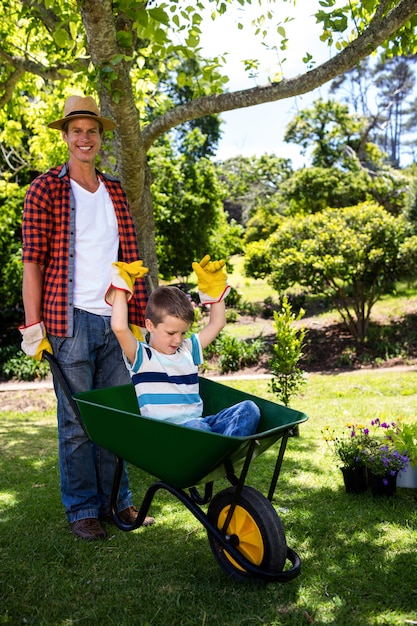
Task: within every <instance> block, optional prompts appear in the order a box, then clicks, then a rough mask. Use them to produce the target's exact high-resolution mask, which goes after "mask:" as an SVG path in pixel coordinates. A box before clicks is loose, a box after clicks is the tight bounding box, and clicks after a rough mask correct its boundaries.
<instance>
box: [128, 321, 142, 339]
mask: <svg viewBox="0 0 417 626" xmlns="http://www.w3.org/2000/svg"><path fill="white" fill-rule="evenodd" d="M129 328H130V330H131V331H132V334H133V335H134V336H135V337H136V339H137V340H138V341H145V340H144V338H143V331H142V329H141V327H140V326H136V325H135V324H129Z"/></svg>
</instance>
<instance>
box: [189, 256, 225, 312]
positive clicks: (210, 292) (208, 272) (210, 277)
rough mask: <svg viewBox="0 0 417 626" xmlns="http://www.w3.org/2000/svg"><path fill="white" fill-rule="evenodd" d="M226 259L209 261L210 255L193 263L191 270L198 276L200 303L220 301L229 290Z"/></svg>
mask: <svg viewBox="0 0 417 626" xmlns="http://www.w3.org/2000/svg"><path fill="white" fill-rule="evenodd" d="M225 265H226V261H224V260H223V259H222V260H220V261H210V255H209V254H206V256H205V257H204V258H203V259H201V261H200V263H195V262H194V263H193V270H194V271H195V273H196V274H197V278H198V295H199V296H200V302H201V304H213V303H215V302H221V300H224V298H226V296H227V294H228V293H229V291H230V287H229V285H228V284H227V274H226V268H225Z"/></svg>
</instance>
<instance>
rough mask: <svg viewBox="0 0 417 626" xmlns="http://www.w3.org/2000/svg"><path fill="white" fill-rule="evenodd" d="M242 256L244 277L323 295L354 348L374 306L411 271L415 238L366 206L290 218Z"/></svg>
mask: <svg viewBox="0 0 417 626" xmlns="http://www.w3.org/2000/svg"><path fill="white" fill-rule="evenodd" d="M406 243H408V245H405V244H406ZM245 252H246V256H245V271H246V273H247V275H249V276H252V277H254V278H263V277H267V276H268V282H270V284H271V285H272V286H273V287H274V288H275V289H276V290H277V291H278V292H281V291H284V290H285V289H288V288H289V287H291V286H293V285H295V284H299V285H301V286H305V287H307V288H309V289H310V290H311V291H312V292H313V293H324V294H325V295H326V296H328V297H329V298H330V299H331V300H332V302H333V304H334V305H335V306H336V308H337V310H338V312H339V313H340V315H341V317H342V319H343V321H344V322H345V324H346V325H347V327H348V329H349V330H350V332H351V333H352V334H353V336H354V337H355V338H356V340H357V341H358V344H362V343H363V342H364V341H365V339H366V336H367V332H368V327H369V318H370V313H371V310H372V307H373V306H374V304H375V303H376V302H377V301H378V300H379V299H380V298H381V296H382V295H383V294H384V293H387V292H388V291H389V290H390V289H392V286H393V284H394V282H395V281H396V280H399V279H400V278H401V277H407V276H412V275H414V276H415V268H416V259H415V254H416V245H415V237H414V236H412V235H410V231H409V226H408V224H407V222H406V220H405V219H404V217H402V216H399V217H394V216H392V215H390V214H388V213H387V212H386V211H385V210H384V209H383V208H381V207H379V206H377V205H375V204H371V203H364V204H361V205H359V206H356V207H346V208H342V209H327V210H324V211H322V212H320V213H316V214H315V215H310V216H305V217H300V216H299V217H294V218H289V219H287V220H285V222H283V223H282V225H281V227H280V228H279V229H278V230H277V231H276V233H274V234H273V235H271V237H269V239H268V240H267V241H261V242H254V243H251V244H248V246H247V247H246V250H245Z"/></svg>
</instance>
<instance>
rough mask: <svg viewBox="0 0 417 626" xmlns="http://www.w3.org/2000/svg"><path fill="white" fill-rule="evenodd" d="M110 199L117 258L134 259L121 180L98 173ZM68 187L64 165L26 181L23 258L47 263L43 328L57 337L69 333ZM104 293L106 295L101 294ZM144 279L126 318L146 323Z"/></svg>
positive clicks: (70, 239)
mask: <svg viewBox="0 0 417 626" xmlns="http://www.w3.org/2000/svg"><path fill="white" fill-rule="evenodd" d="M98 175H99V176H100V178H101V180H102V181H103V183H104V185H105V186H106V189H107V191H108V192H109V194H110V198H111V199H112V202H113V205H114V210H115V213H116V218H117V223H118V228H119V241H120V244H119V261H125V262H126V263H132V262H133V261H137V260H138V259H139V258H140V257H139V251H138V246H137V240H136V232H135V227H134V224H133V219H132V215H131V213H130V208H129V204H128V202H127V198H126V195H125V193H124V191H123V189H122V186H121V184H120V182H119V181H118V180H116V179H114V178H112V177H110V176H107V175H104V174H101V173H99V172H98ZM72 210H74V211H75V206H74V207H72V206H71V186H70V180H69V176H68V169H67V166H66V165H60V166H58V167H54V168H52V169H50V170H49V171H48V172H46V173H45V174H41V175H40V176H38V177H37V178H35V180H34V181H33V182H32V184H31V185H30V187H29V189H28V191H27V193H26V197H25V204H24V211H23V225H22V233H23V262H24V263H36V264H38V265H42V266H44V267H45V273H44V288H43V296H42V311H41V314H42V319H43V321H44V322H45V326H46V330H47V332H48V333H51V334H52V335H56V336H58V337H71V336H72V333H73V328H72V319H73V303H72V293H73V276H71V270H70V268H71V264H70V263H69V258H70V256H71V255H73V254H74V250H73V249H72V242H73V241H74V236H75V233H74V231H73V229H72V228H71V224H75V220H74V219H73V220H71V211H72ZM103 297H104V294H103ZM146 302H147V293H146V286H145V281H144V280H143V279H142V280H140V279H138V280H137V281H136V283H135V293H134V297H133V298H132V299H131V301H130V303H129V322H130V323H131V324H135V325H137V326H142V327H143V326H144V325H145V307H146Z"/></svg>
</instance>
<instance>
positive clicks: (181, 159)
mask: <svg viewBox="0 0 417 626" xmlns="http://www.w3.org/2000/svg"><path fill="white" fill-rule="evenodd" d="M197 135H198V131H197V130H194V138H196V136H197ZM191 152H192V151H191ZM149 164H150V167H151V169H152V170H153V171H155V172H157V175H156V176H155V180H154V184H153V189H152V195H153V204H154V209H155V228H156V246H157V255H158V262H159V272H160V275H161V277H162V278H164V279H167V280H169V279H171V278H172V277H178V276H188V274H189V273H190V268H191V264H192V262H193V261H194V260H195V259H196V258H202V257H203V256H204V254H205V253H206V251H207V250H210V251H211V253H212V254H217V253H218V252H219V249H216V250H213V246H212V245H211V244H212V242H213V239H214V237H213V235H214V233H215V232H217V228H218V227H220V225H222V229H223V231H226V232H225V234H224V236H223V237H222V239H221V241H223V242H224V247H223V250H221V251H222V252H223V254H221V256H222V257H223V256H229V254H224V252H225V248H226V251H227V248H228V245H227V224H225V220H224V217H223V207H222V202H221V200H222V193H221V189H220V186H219V184H218V182H217V178H216V175H215V172H214V167H213V165H212V164H211V163H210V161H209V160H208V159H199V160H197V161H195V160H194V159H192V158H188V155H184V154H180V155H176V154H175V153H174V151H173V147H172V145H171V144H170V143H169V142H168V141H167V140H165V141H164V142H161V143H160V145H158V146H156V147H154V148H153V149H152V150H151V152H150V158H149ZM230 228H233V227H230ZM231 239H233V237H231ZM217 248H220V245H219V246H217ZM233 252H234V248H233V247H232V249H231V250H230V254H232V253H233Z"/></svg>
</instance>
